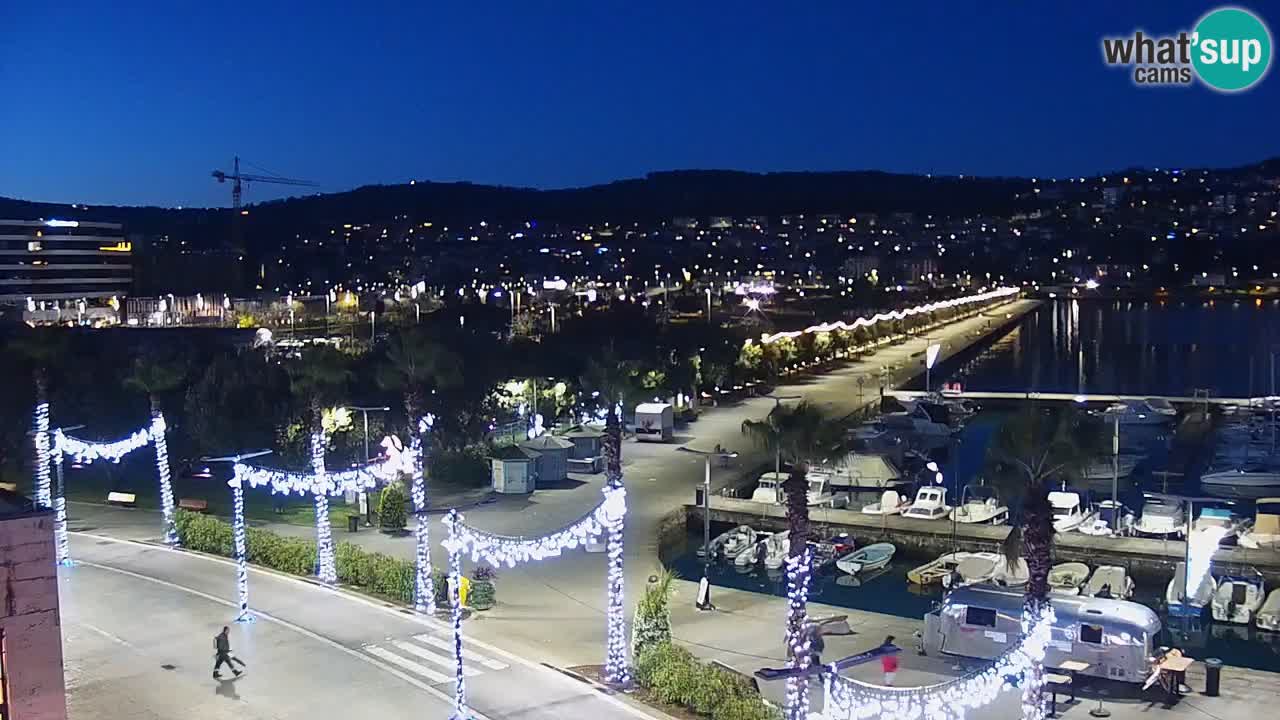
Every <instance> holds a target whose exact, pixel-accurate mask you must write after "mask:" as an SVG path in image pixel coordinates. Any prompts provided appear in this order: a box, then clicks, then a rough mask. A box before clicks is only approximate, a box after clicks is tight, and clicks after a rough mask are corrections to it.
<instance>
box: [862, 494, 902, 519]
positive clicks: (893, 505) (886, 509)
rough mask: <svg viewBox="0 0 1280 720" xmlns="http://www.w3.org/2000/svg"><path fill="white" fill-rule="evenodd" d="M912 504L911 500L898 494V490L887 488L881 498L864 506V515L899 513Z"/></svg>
mask: <svg viewBox="0 0 1280 720" xmlns="http://www.w3.org/2000/svg"><path fill="white" fill-rule="evenodd" d="M910 506H911V500H910V499H909V498H906V497H903V496H901V495H899V494H898V491H896V490H885V491H884V492H882V493H880V499H879V500H877V501H876V502H873V503H871V504H870V505H863V506H862V514H863V515H898V514H900V513H901V512H902V511H903V510H905V509H907V508H908V507H910Z"/></svg>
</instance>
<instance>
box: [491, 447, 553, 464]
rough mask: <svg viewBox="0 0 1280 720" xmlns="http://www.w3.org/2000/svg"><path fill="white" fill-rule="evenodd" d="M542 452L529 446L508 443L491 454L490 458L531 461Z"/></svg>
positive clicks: (508, 460) (507, 460)
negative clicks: (523, 446)
mask: <svg viewBox="0 0 1280 720" xmlns="http://www.w3.org/2000/svg"><path fill="white" fill-rule="evenodd" d="M540 455H542V453H540V452H538V451H536V450H530V449H528V448H522V447H517V446H515V445H507V446H505V447H500V448H498V449H497V450H494V451H493V452H492V453H490V454H489V459H490V460H503V461H506V462H530V461H532V460H534V459H536V458H537V457H538V456H540Z"/></svg>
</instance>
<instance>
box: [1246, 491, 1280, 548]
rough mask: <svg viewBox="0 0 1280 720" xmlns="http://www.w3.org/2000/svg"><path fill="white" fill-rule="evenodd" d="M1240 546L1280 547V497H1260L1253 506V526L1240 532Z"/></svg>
mask: <svg viewBox="0 0 1280 720" xmlns="http://www.w3.org/2000/svg"><path fill="white" fill-rule="evenodd" d="M1240 547H1245V548H1249V549H1251V550H1256V549H1258V548H1271V549H1273V550H1274V549H1276V548H1280V498H1277V497H1268V498H1259V499H1258V500H1257V502H1255V503H1254V506H1253V527H1252V528H1250V529H1249V530H1248V531H1246V532H1242V533H1240Z"/></svg>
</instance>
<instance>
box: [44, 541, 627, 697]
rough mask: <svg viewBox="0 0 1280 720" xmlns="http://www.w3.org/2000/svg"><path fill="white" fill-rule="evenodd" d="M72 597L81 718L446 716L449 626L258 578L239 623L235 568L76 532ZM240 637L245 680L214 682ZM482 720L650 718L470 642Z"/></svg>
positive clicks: (72, 686) (66, 588) (64, 586)
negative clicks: (224, 630) (218, 662)
mask: <svg viewBox="0 0 1280 720" xmlns="http://www.w3.org/2000/svg"><path fill="white" fill-rule="evenodd" d="M71 549H72V553H73V555H74V557H76V559H77V564H76V565H75V566H73V567H69V568H61V569H60V570H59V575H60V578H59V579H60V592H61V602H62V621H63V637H64V640H63V642H64V654H65V657H66V663H65V664H66V677H67V686H68V699H69V706H70V714H71V718H72V720H98V718H102V719H103V720H106V719H107V718H111V719H112V720H115V719H118V718H124V717H128V718H139V719H140V720H169V719H170V718H172V719H173V720H180V719H181V720H188V719H189V718H201V719H202V720H221V719H223V718H227V719H228V720H230V719H231V718H236V719H237V720H258V719H262V720H290V719H292V718H298V719H299V720H301V719H302V718H307V719H308V720H309V719H310V718H315V717H344V716H345V717H378V718H389V719H394V718H423V717H428V718H447V717H450V716H451V715H452V712H453V706H452V693H453V682H454V664H453V660H452V635H451V631H450V629H449V628H448V627H447V626H446V625H445V624H443V623H439V622H437V621H433V620H429V619H423V618H418V617H415V616H412V615H407V614H405V613H402V612H401V611H399V610H395V609H392V608H388V607H386V606H383V605H381V604H379V603H376V602H372V601H369V600H365V599H363V598H356V597H352V596H349V595H347V594H345V593H341V592H336V591H333V590H329V589H327V588H323V587H320V586H317V585H314V584H312V583H310V582H308V581H306V580H299V579H293V578H285V577H280V576H277V575H274V574H271V573H264V572H258V571H253V572H251V574H250V593H251V595H250V598H251V602H252V605H253V607H254V609H255V610H256V611H257V619H256V621H255V622H252V623H234V622H230V621H231V619H232V618H233V617H234V612H235V603H234V599H233V593H234V588H235V581H234V577H235V575H234V573H235V571H234V567H233V566H232V565H231V564H230V563H226V562H222V561H219V560H214V559H209V558H204V557H200V556H194V555H191V554H188V553H184V552H181V551H172V550H168V549H165V548H160V547H155V546H150V545H144V544H140V543H134V542H129V541H119V540H108V539H104V538H100V537H95V536H88V535H80V534H77V535H73V536H72V540H71ZM223 625H230V626H231V645H232V649H233V653H234V654H235V655H236V656H238V657H240V658H241V659H243V660H244V661H245V662H246V663H247V664H248V670H247V672H246V673H245V674H244V676H243V677H240V678H232V677H230V673H228V672H225V671H224V673H223V674H224V679H223V680H221V681H218V680H215V679H213V677H212V673H211V670H212V663H213V652H212V647H213V636H214V635H215V634H216V633H217V632H218V630H219V629H221V627H222V626H223ZM463 665H464V673H465V674H466V675H467V688H468V695H469V699H470V701H471V702H470V704H471V707H472V708H473V711H474V715H475V717H477V718H488V719H489V720H504V719H506V718H516V717H519V718H521V720H524V719H526V718H528V719H530V720H551V719H552V718H564V717H583V718H587V717H589V718H593V720H594V719H597V718H598V719H600V720H620V719H621V718H628V719H629V720H633V719H634V718H636V717H644V714H643V713H640V712H639V711H637V710H636V709H634V708H632V707H631V706H629V705H627V704H625V703H624V702H622V701H620V700H617V699H615V698H612V697H608V696H605V695H603V694H601V693H599V692H597V691H596V690H594V689H593V688H592V687H590V686H588V685H585V684H583V683H580V682H578V681H576V680H573V679H571V678H569V677H567V676H565V675H562V674H561V673H558V672H555V671H553V670H550V669H548V668H545V667H542V666H539V665H536V664H533V663H530V662H528V661H526V660H523V659H521V658H518V657H516V656H514V655H511V654H509V653H506V652H503V651H501V650H498V649H496V648H491V647H488V646H481V645H479V644H474V643H473V644H470V645H469V647H468V653H467V661H466V662H464V663H463Z"/></svg>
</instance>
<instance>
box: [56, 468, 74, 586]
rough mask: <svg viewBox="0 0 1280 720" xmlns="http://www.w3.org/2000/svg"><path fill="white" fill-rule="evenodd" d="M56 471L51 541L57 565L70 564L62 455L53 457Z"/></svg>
mask: <svg viewBox="0 0 1280 720" xmlns="http://www.w3.org/2000/svg"><path fill="white" fill-rule="evenodd" d="M53 464H54V467H55V468H56V469H57V471H58V494H57V495H56V496H55V497H54V498H53V541H54V547H55V548H56V549H57V553H58V564H59V565H70V564H71V548H70V545H69V544H68V542H67V499H66V498H65V497H63V496H62V454H61V453H55V454H54V456H53Z"/></svg>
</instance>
